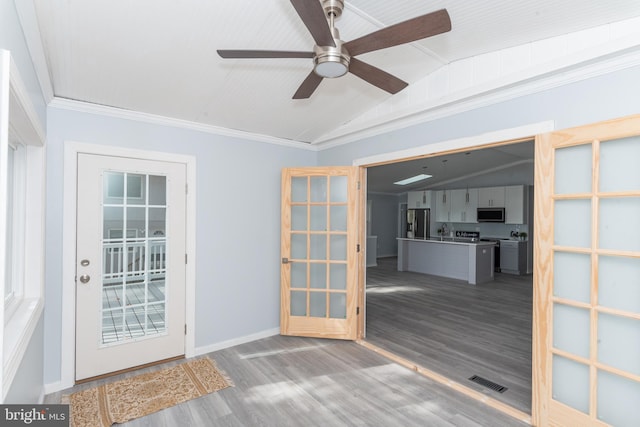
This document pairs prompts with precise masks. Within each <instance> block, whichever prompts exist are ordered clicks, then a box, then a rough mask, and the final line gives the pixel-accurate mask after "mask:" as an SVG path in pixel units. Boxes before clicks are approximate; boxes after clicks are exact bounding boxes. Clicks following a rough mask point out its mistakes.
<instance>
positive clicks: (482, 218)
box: [478, 208, 504, 222]
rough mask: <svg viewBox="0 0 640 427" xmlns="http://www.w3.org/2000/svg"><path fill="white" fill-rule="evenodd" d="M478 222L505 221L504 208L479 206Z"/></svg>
mask: <svg viewBox="0 0 640 427" xmlns="http://www.w3.org/2000/svg"><path fill="white" fill-rule="evenodd" d="M478 222H504V208H478Z"/></svg>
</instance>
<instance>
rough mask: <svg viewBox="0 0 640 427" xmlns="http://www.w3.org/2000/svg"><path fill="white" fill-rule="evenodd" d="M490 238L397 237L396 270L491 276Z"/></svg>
mask: <svg viewBox="0 0 640 427" xmlns="http://www.w3.org/2000/svg"><path fill="white" fill-rule="evenodd" d="M494 247H495V243H494V242H480V241H471V240H469V239H451V238H445V239H440V238H431V239H426V240H425V239H406V238H398V271H413V272H417V273H424V274H432V275H434V276H442V277H449V278H452V279H459V280H464V281H467V282H468V283H469V284H471V285H475V284H478V283H484V282H489V281H491V280H493V278H494V275H493V270H494V268H493V264H494V258H493V257H494V253H493V251H494Z"/></svg>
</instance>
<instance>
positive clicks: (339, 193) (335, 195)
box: [331, 176, 348, 203]
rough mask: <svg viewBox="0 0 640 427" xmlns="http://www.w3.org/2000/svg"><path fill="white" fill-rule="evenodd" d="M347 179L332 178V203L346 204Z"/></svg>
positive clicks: (343, 177) (342, 177)
mask: <svg viewBox="0 0 640 427" xmlns="http://www.w3.org/2000/svg"><path fill="white" fill-rule="evenodd" d="M347 183H348V181H347V177H346V176H332V177H331V201H332V202H334V203H335V202H346V201H347Z"/></svg>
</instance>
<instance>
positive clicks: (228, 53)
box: [216, 50, 314, 58]
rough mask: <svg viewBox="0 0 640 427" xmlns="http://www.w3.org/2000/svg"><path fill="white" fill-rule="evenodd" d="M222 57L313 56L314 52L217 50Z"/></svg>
mask: <svg viewBox="0 0 640 427" xmlns="http://www.w3.org/2000/svg"><path fill="white" fill-rule="evenodd" d="M216 52H218V55H220V56H221V57H222V58H313V55H314V53H313V52H299V51H287V50H217V51H216Z"/></svg>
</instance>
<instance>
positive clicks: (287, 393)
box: [46, 336, 526, 427]
mask: <svg viewBox="0 0 640 427" xmlns="http://www.w3.org/2000/svg"><path fill="white" fill-rule="evenodd" d="M209 356H210V357H211V358H213V359H214V360H215V361H216V363H217V365H218V367H219V368H220V369H221V370H223V371H225V372H226V373H227V375H228V376H229V377H230V378H231V379H232V380H233V382H234V384H235V386H234V387H229V388H226V389H224V390H220V391H218V392H216V393H213V394H209V395H206V396H203V397H201V398H199V399H195V400H192V401H189V402H186V403H184V404H181V405H178V406H175V407H172V408H168V409H165V410H163V411H160V412H158V413H155V414H151V415H149V416H146V417H143V418H140V419H137V420H133V421H131V422H128V423H125V424H123V425H124V426H175V425H180V426H243V427H247V426H278V427H280V426H295V427H299V426H302V425H304V426H318V427H320V426H321V427H327V426H367V427H368V426H393V427H395V426H399V425H401V426H407V427H411V426H420V427H422V426H427V425H428V426H443V427H450V426H487V425H491V426H497V427H501V426H505V427H506V426H523V425H526V424H523V423H521V422H520V421H518V420H516V419H514V418H512V417H509V416H507V415H505V414H503V413H501V412H499V411H496V410H493V409H491V408H488V407H486V406H485V405H484V404H482V403H481V402H478V401H476V400H473V399H470V398H468V397H466V396H463V395H461V394H460V393H458V392H456V391H454V390H451V389H449V388H447V387H445V386H443V385H441V384H438V383H435V382H434V381H432V380H430V379H428V378H425V377H423V376H421V375H420V374H418V373H416V372H414V371H411V370H410V369H407V368H404V367H402V366H400V365H398V364H396V363H393V362H390V361H389V360H387V359H386V358H384V357H382V356H380V355H378V354H376V353H374V352H372V351H370V350H368V349H366V348H364V347H363V346H361V345H358V344H356V343H353V342H348V341H337V340H322V339H311V338H296V337H284V336H274V337H269V338H265V339H262V340H258V341H254V342H251V343H246V344H242V345H239V346H236V347H231V348H228V349H224V350H220V351H216V352H213V353H210V354H209ZM159 368H161V367H156V369H159ZM127 375H129V374H127ZM114 379H115V378H114ZM91 385H92V384H90V383H89V384H83V385H81V386H77V387H74V389H73V390H66V391H64V392H63V393H65V394H66V393H69V392H72V391H75V390H76V389H78V388H81V387H88V386H91ZM61 394H62V393H55V394H52V395H48V396H47V397H46V401H47V402H50V403H56V402H59V401H60V396H61Z"/></svg>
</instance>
